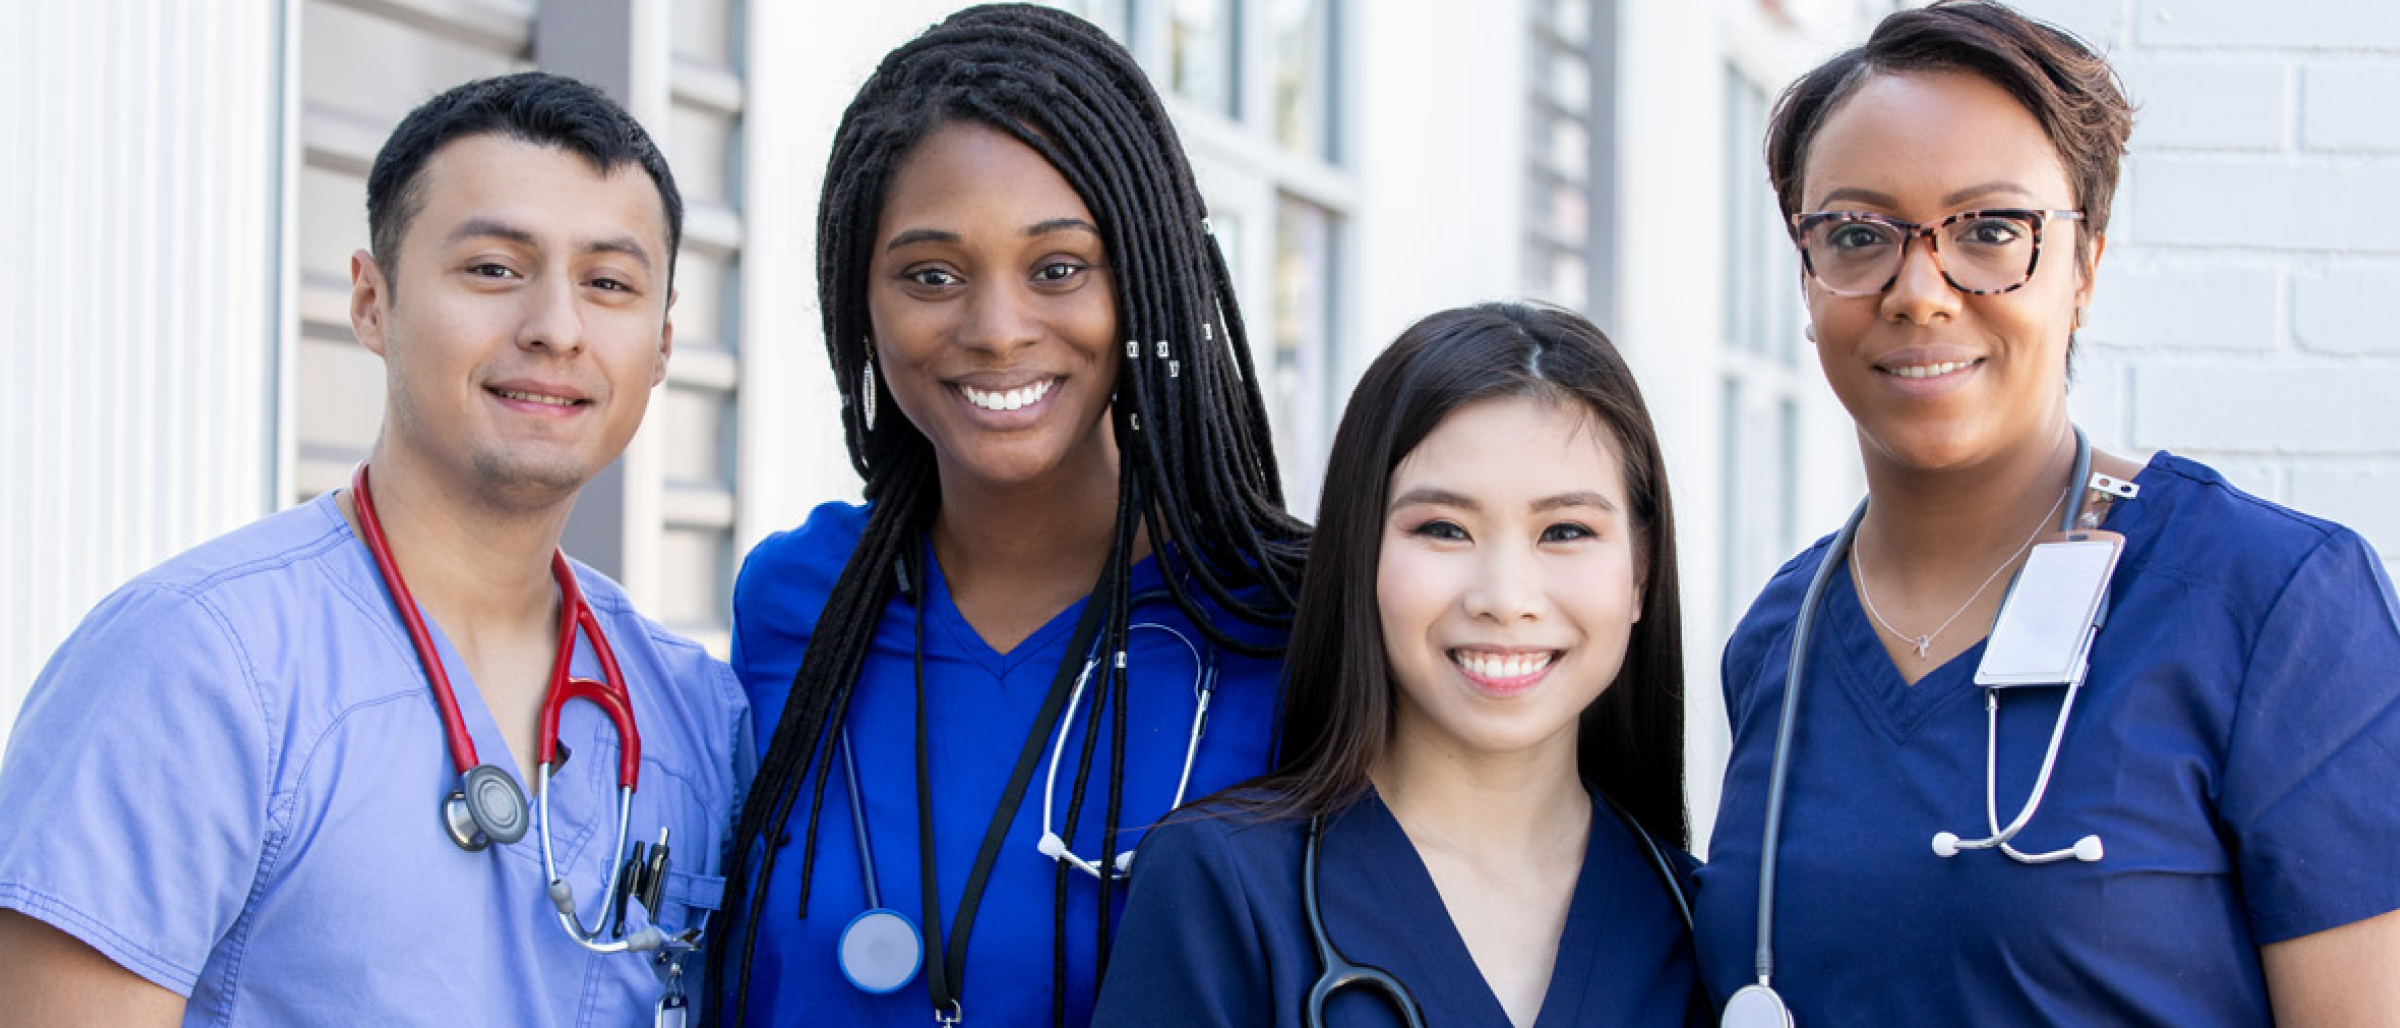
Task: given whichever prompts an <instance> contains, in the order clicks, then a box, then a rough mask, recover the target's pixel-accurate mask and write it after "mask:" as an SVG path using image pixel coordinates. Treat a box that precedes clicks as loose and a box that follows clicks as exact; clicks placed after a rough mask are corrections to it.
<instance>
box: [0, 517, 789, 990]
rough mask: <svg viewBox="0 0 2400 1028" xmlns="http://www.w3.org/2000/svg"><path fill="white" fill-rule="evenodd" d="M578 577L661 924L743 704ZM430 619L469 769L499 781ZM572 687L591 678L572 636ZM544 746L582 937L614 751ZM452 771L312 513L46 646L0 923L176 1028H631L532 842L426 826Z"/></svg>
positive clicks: (202, 558) (573, 737)
mask: <svg viewBox="0 0 2400 1028" xmlns="http://www.w3.org/2000/svg"><path fill="white" fill-rule="evenodd" d="M576 572H577V575H578V577H579V579H580V580H581V582H582V585H583V591H584V594H585V596H586V598H587V599H588V600H589V602H590V603H591V605H592V608H593V610H594V612H595V613H596V614H597V615H598V618H599V621H600V623H601V625H602V626H603V628H604V630H605V631H606V632H607V633H608V638H609V642H610V644H611V645H612V646H613V647H614V648H615V651H616V654H617V658H618V660H619V662H620V664H621V665H622V667H623V670H624V673H625V677H626V682H627V688H628V691H629V692H630V694H631V696H632V699H633V707H634V718H635V723H636V724H637V725H638V726H639V730H640V733H641V742H642V769H641V778H640V782H639V788H637V789H636V790H635V793H634V799H633V814H632V821H631V822H630V827H629V830H630V831H631V832H632V833H633V836H634V838H636V839H645V840H647V841H650V842H656V841H657V836H658V830H659V828H660V827H662V826H664V827H666V828H668V829H671V830H672V833H673V834H672V838H671V841H670V845H671V848H672V852H673V866H674V874H673V875H672V880H671V881H670V883H669V886H668V889H667V892H668V897H669V899H668V901H667V902H666V903H664V904H662V906H664V907H665V908H666V909H665V910H663V911H662V912H661V914H660V917H659V920H660V921H661V922H663V923H664V924H665V925H666V926H667V927H669V928H680V927H683V926H685V925H687V924H689V923H691V922H692V921H694V920H695V919H696V918H697V917H698V916H699V914H700V911H701V910H703V909H704V908H708V907H713V906H715V905H716V903H717V902H718V899H719V896H720V895H721V893H722V889H723V886H722V880H721V879H717V878H713V877H710V876H713V875H716V874H718V873H720V870H721V859H722V853H721V850H722V848H723V845H724V840H725V839H726V837H727V836H728V835H729V834H730V830H731V823H732V819H733V816H734V813H735V811H736V810H737V807H738V803H739V800H740V791H741V788H742V786H743V785H744V784H746V783H747V781H748V773H749V770H750V768H751V766H752V763H753V760H752V756H751V754H752V750H751V746H750V743H749V739H750V731H749V713H748V706H747V703H746V701H745V700H744V698H743V696H742V694H741V690H740V687H739V686H738V685H737V684H736V683H735V681H734V679H733V677H732V674H731V671H730V670H729V669H728V668H727V667H726V666H725V665H723V664H721V663H719V662H717V661H716V660H713V659H711V658H710V657H709V656H708V655H707V654H706V653H705V652H703V651H702V650H701V649H700V648H699V647H698V646H695V645H693V644H692V643H690V642H687V641H685V640H682V639H679V638H676V637H675V636H673V635H670V634H669V633H667V632H666V631H665V630H664V629H662V628H660V627H659V626H657V625H655V624H653V623H651V622H650V621H648V620H646V619H644V618H642V617H641V616H640V615H638V614H636V613H634V611H633V609H632V607H631V604H630V603H629V602H628V601H627V599H626V597H625V594H624V592H623V590H621V589H620V588H618V586H617V585H616V584H615V583H613V582H610V581H608V580H607V579H606V578H604V577H602V576H601V575H599V574H598V573H596V572H593V571H591V570H590V569H588V568H584V567H581V566H580V565H579V566H577V568H576ZM428 625H429V626H430V625H431V619H430V618H428ZM432 627H433V632H434V642H435V646H436V647H437V649H438V650H439V652H440V653H441V657H442V661H443V663H444V665H445V666H446V667H447V668H448V670H449V674H450V679H451V681H452V682H453V683H455V687H456V690H457V694H458V702H459V707H460V709H461V712H462V713H463V714H464V716H465V718H466V722H467V726H468V730H469V732H470V734H471V735H472V736H473V738H474V741H475V748H476V750H477V753H478V755H479V756H480V757H481V758H482V759H483V760H485V761H487V762H490V763H494V764H498V765H500V766H501V767H502V768H503V769H505V770H508V771H509V772H510V773H511V774H512V775H518V778H519V780H520V782H523V780H524V779H523V776H522V775H521V774H518V772H517V769H516V768H515V767H514V766H513V761H512V760H511V758H510V755H509V751H508V746H507V744H506V743H505V742H504V741H503V740H502V738H501V735H500V732H499V729H498V727H497V726H496V725H495V724H494V723H493V720H492V716H491V714H490V712H489V711H487V710H486V709H485V708H484V705H483V701H482V699H481V694H480V693H479V692H478V691H477V690H476V689H475V687H474V681H473V677H472V676H471V675H469V674H468V671H467V668H466V666H465V665H464V663H463V662H461V661H460V660H459V658H458V655H457V653H456V651H454V650H453V649H452V648H451V647H450V645H449V642H448V640H447V639H446V638H445V637H443V636H442V634H441V631H440V628H439V626H432ZM574 672H575V673H576V674H578V675H588V676H591V677H593V678H598V677H599V676H600V668H599V664H598V661H597V659H596V658H595V657H594V656H593V654H592V651H591V646H590V643H589V642H588V641H585V642H582V643H581V644H579V646H578V648H577V653H576V656H575V660H574ZM559 736H560V738H561V740H562V741H563V742H564V743H565V744H566V747H567V749H568V751H569V752H570V754H571V756H570V757H569V759H568V761H567V762H566V764H565V766H564V767H563V769H562V770H561V771H560V773H559V775H558V776H557V777H556V778H555V779H554V780H553V782H552V786H551V817H552V821H553V826H554V833H553V834H554V836H555V838H556V840H557V846H558V847H559V856H560V859H561V861H562V862H563V873H564V874H565V875H566V876H567V878H568V880H569V881H570V882H571V883H573V885H574V886H575V895H576V899H577V900H578V901H579V902H580V903H581V905H582V907H583V916H584V919H585V922H586V923H587V924H588V923H591V922H592V921H593V920H595V919H596V918H597V917H598V913H599V908H600V904H601V902H602V898H603V886H604V883H606V882H607V881H609V870H608V868H606V867H605V866H604V865H606V864H607V863H608V860H609V857H610V855H611V851H612V849H613V847H614V844H615V841H616V840H615V836H614V835H613V832H614V826H615V818H616V794H617V786H616V763H617V761H616V753H617V748H618V740H617V737H616V733H615V731H614V730H613V728H612V727H611V726H610V724H609V721H608V718H607V717H606V716H605V715H604V714H602V713H601V712H600V711H599V709H598V708H596V707H594V706H593V705H591V704H589V703H581V702H577V703H570V704H568V705H567V706H566V708H565V711H564V714H563V716H562V718H561V720H560V729H559ZM456 779H457V773H456V771H455V770H454V769H453V768H452V766H451V762H450V754H449V751H448V749H447V748H446V747H445V746H444V745H443V732H442V721H441V718H440V715H439V714H438V713H436V711H435V709H434V705H433V701H432V698H431V693H430V691H429V690H428V688H427V686H426V682H425V676H424V673H423V672H422V671H421V670H420V669H419V665H418V662H417V657H416V654H415V651H414V650H413V649H411V647H410V645H409V641H408V637H407V635H406V633H405V632H404V630H403V629H402V628H401V625H400V621H399V618H398V617H397V615H396V614H395V613H394V612H393V609H392V603H391V600H390V599H389V594H388V593H387V592H386V591H385V589H384V586H383V583H382V580H381V579H380V577H379V576H378V575H377V574H376V571H375V567H374V564H373V562H372V559H371V558H370V557H369V555H368V552H367V548H366V546H365V545H364V544H363V543H361V542H360V541H359V540H358V538H357V537H356V536H355V535H354V534H353V533H352V532H351V530H350V527H349V525H348V524H347V523H346V522H345V521H344V520H343V519H342V516H341V512H340V510H339V509H338V508H337V507H336V506H335V505H334V503H333V500H332V497H331V494H327V495H326V496H321V497H319V498H318V499H317V500H316V501H314V502H312V503H309V504H307V505H305V506H302V507H298V508H295V509H292V510H289V511H285V512H283V513H281V514H277V515H274V516H272V517H269V518H267V519H265V520H263V521H260V522H257V523H255V524H252V525H250V526H248V527H245V528H242V529H240V530H237V531H235V532H233V533H231V534H229V535H226V536H224V537H221V538H219V539H216V540H214V541H212V542H209V543H206V544H204V545H202V546H200V547H198V548H197V549H194V550H192V551H190V552H187V553H185V554H183V555H181V556H179V557H176V558H175V559H173V560H171V561H169V562H167V563H166V564H165V565H163V566H161V567H159V568H157V569H156V570H153V571H151V572H150V573H148V574H145V575H143V576H141V577H140V578H137V579H135V580H134V581H133V582H131V583H129V584H128V585H126V586H125V587H124V588H122V589H119V590H118V591H117V592H116V593H115V594H114V595H112V596H110V597H109V598H108V599H107V600H105V601H103V602H102V603H101V604H100V606H99V607H98V608H97V609H95V610H94V611H93V612H92V613H91V615H90V616H88V617H87V618H85V619H84V622H83V624H82V625H81V627H79V628H78V629H77V630H76V632H75V634H74V635H73V636H72V637H71V638H70V639H68V641H67V643H66V644H65V645H64V646H62V647H60V648H59V650H58V652H57V653H56V654H55V655H53V656H52V658H51V660H50V664H49V666H48V667H46V668H44V669H43V671H42V674H41V677H40V678H39V679H38V680H37V681H36V682H35V683H34V687H33V691H32V693H31V695H30V696H29V697H28V698H27V701H26V704H25V708H24V711H23V713H22V715H21V716H20V717H19V719H18V722H17V725H16V728H15V730H14V732H13V733H12V734H11V736H10V737H9V743H8V752H7V757H6V762H5V764H0V811H5V812H6V820H7V822H8V824H9V825H10V826H11V827H10V828H9V829H8V830H7V831H6V832H0V907H6V908H9V909H13V910H17V911H20V912H22V913H24V914H27V915H29V916H32V917H34V918H37V919H39V920H41V921H44V922H47V923H49V924H50V925H52V926H54V927H56V928H58V929H60V930H63V931H65V932H67V933H69V934H71V935H74V936H75V937H77V938H79V939H81V940H83V941H84V942H86V943H88V944H90V945H91V946H92V947H93V948H95V949H97V950H99V951H100V952H101V953H103V954H106V955H107V956H108V957H109V958H110V959H112V960H114V961H116V962H117V963H118V964H121V965H123V966H124V967H125V968H127V969H129V970H131V971H133V972H134V973H135V974H138V975H141V976H142V977H143V978H146V979H149V980H150V981H152V982H155V983H157V984H158V985H159V986H161V987H164V988H166V989H169V990H172V991H174V992H176V993H177V994H180V995H183V996H186V997H188V998H189V1004H188V1006H187V1007H186V1009H185V1013H184V1023H185V1024H187V1025H198V1024H210V1025H297V1024H344V1023H350V1024H355V1023H374V1024H381V1025H442V1026H453V1025H461V1024H509V1025H569V1024H573V1025H591V1024H604V1025H626V1024H633V1023H644V1024H647V1023H649V1022H648V1018H649V1017H650V1016H651V1012H652V1006H653V1004H654V1003H655V1002H656V1001H657V999H658V997H659V995H660V992H661V984H660V982H659V980H658V978H657V977H656V976H655V975H654V974H653V971H652V968H651V966H650V960H649V958H647V957H643V956H635V955H625V954H617V955H609V956H601V955H596V954H592V953H589V952H587V951H585V950H583V949H582V948H580V947H578V946H576V945H575V944H574V943H573V942H571V941H570V940H569V939H568V938H567V936H566V933H565V932H564V931H562V930H561V928H560V925H559V923H558V918H557V915H556V912H555V908H553V907H552V906H551V904H550V901H549V900H548V899H547V898H546V897H545V895H544V892H543V885H544V877H543V873H542V863H541V850H540V844H539V842H538V839H537V836H536V835H535V833H533V832H530V831H529V832H527V833H526V835H525V837H524V838H523V839H522V840H520V841H518V842H516V843H515V844H512V845H507V846H496V847H493V848H492V849H488V850H485V851H483V852H480V853H469V852H466V851H464V850H461V849H459V848H458V847H457V846H456V845H454V844H453V843H452V842H451V841H450V837H449V835H448V834H447V833H445V832H444V831H443V829H442V826H441V821H440V815H439V813H438V810H439V804H440V801H441V798H442V796H443V795H444V794H445V793H447V792H448V791H449V790H450V789H451V788H452V786H453V785H454V783H455V782H456ZM529 793H530V791H529ZM629 921H630V924H629V930H630V927H631V925H637V924H639V923H640V921H641V916H640V915H639V914H637V915H635V916H634V917H633V918H631V919H629ZM697 977H698V961H697V960H693V961H690V962H689V970H688V971H687V973H686V979H687V980H696V979H697ZM693 991H694V992H697V989H694V990H693Z"/></svg>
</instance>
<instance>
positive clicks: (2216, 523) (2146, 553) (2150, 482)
mask: <svg viewBox="0 0 2400 1028" xmlns="http://www.w3.org/2000/svg"><path fill="white" fill-rule="evenodd" d="M2135 482H2136V484H2138V485H2139V486H2140V487H2141V492H2140V493H2139V494H2138V495H2136V496H2135V497H2134V498H2133V499H2131V500H2128V501H2125V502H2124V504H2123V505H2122V506H2121V507H2120V511H2121V514H2119V515H2117V516H2112V517H2111V518H2110V519H2109V522H2108V524H2109V527H2111V528H2117V529H2120V530H2122V531H2123V532H2124V533H2125V534H2126V536H2127V539H2126V553H2125V557H2124V558H2123V559H2124V560H2125V561H2126V562H2128V563H2129V564H2132V565H2134V566H2136V567H2140V568H2142V569H2144V570H2146V571H2150V572H2155V573H2163V574H2167V575H2170V576H2174V577H2177V578H2181V579H2183V580H2185V581H2188V582H2190V583H2193V584H2195V585H2204V586H2213V587H2215V588H2218V589H2220V590H2222V591H2224V592H2225V593H2226V594H2227V598H2228V599H2229V600H2233V601H2235V602H2237V604H2240V603H2247V602H2272V601H2273V600H2274V599H2275V598H2276V597H2278V596H2279V595H2280V594H2281V593H2282V591H2283V588H2284V586H2285V584H2286V583H2288V582H2290V581H2291V580H2292V579H2293V578H2294V576H2296V575H2297V574H2299V572H2300V571H2301V570H2302V568H2303V567H2304V566H2306V565H2308V564H2310V563H2311V562H2313V561H2318V560H2326V559H2330V560H2335V561H2342V562H2349V563H2357V564H2360V565H2361V566H2362V567H2365V566H2370V565H2374V564H2376V563H2377V558H2376V557H2375V551H2374V548H2373V547H2372V546H2370V545H2369V544H2368V543H2367V542H2366V540H2365V539H2364V538H2363V537H2361V536H2360V535H2359V534H2358V533H2357V532H2355V531H2352V530H2351V529H2349V528H2347V527H2345V526H2343V525H2341V524H2340V523H2338V522H2334V521H2330V520H2327V519H2325V518H2321V517H2317V516H2315V515H2312V514H2307V513H2303V512H2301V511H2297V510H2294V509H2292V508H2290V507H2287V506H2284V505H2282V504H2280V503H2277V502H2275V501H2272V500H2268V499H2265V498H2262V497H2260V496H2257V495H2255V494H2252V493H2250V492H2247V491H2245V490H2243V489H2242V488H2240V487H2239V486H2236V485H2235V484H2233V483H2232V482H2231V481H2229V480H2227V479H2226V477H2225V476H2224V475H2222V474H2220V473H2219V472H2218V471H2217V470H2216V469H2215V468H2212V467H2210V466H2208V465H2206V464H2203V463H2201V462H2199V461H2196V460H2192V459H2190V458H2188V457H2180V456H2176V455H2174V454H2171V453H2166V452H2161V453H2159V454H2157V455H2155V456H2153V457H2152V458H2151V459H2150V462H2149V464H2148V465H2147V466H2145V467H2144V468H2143V469H2142V473H2141V474H2140V476H2138V477H2137V478H2136V479H2135ZM2370 577H2372V576H2371V575H2370Z"/></svg>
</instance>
